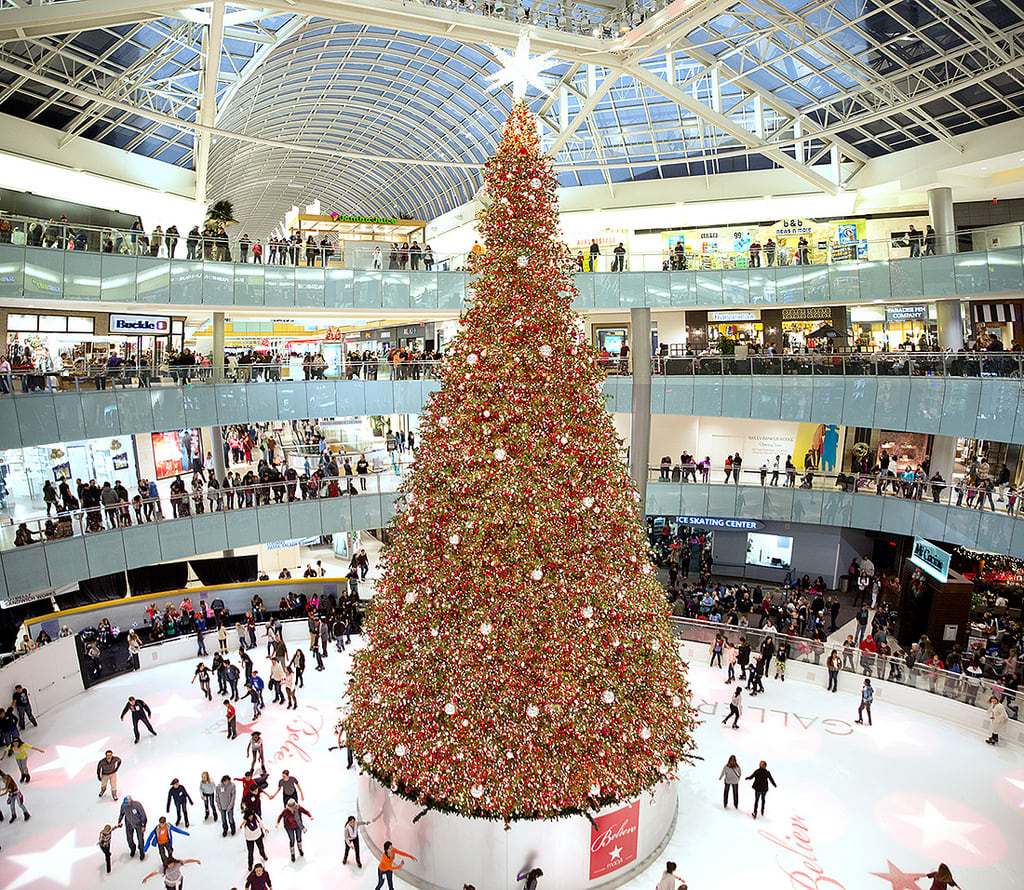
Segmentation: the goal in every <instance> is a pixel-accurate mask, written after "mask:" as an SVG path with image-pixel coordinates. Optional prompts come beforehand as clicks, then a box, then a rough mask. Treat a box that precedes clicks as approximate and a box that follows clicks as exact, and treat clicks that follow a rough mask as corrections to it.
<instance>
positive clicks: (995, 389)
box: [0, 353, 1024, 449]
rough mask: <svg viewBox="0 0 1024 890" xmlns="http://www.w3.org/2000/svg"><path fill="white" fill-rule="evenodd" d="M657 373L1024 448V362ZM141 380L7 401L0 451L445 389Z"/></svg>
mask: <svg viewBox="0 0 1024 890" xmlns="http://www.w3.org/2000/svg"><path fill="white" fill-rule="evenodd" d="M822 359H824V362H823V361H822ZM430 367H431V369H432V370H431V373H432V374H433V366H430ZM654 370H655V375H654V378H653V382H652V384H651V413H652V414H655V415H673V416H694V415H696V416H701V417H730V418H738V419H746V418H750V419H754V420H766V421H794V422H814V423H835V424H841V425H843V426H848V427H866V428H869V429H886V430H905V431H907V432H915V433H928V434H931V435H942V436H954V437H958V438H966V439H986V440H990V441H996V442H1024V353H999V354H997V355H995V356H993V355H991V354H988V353H983V354H981V355H979V356H961V357H950V356H948V355H928V354H924V353H914V354H911V355H909V356H908V355H907V354H899V355H885V356H880V357H875V358H871V357H868V358H864V357H851V356H845V357H844V356H826V357H810V356H783V357H776V358H762V359H748V360H745V361H743V360H734V359H723V358H710V359H679V360H669V361H668V362H664V361H661V360H656V362H655V367H654ZM665 371H671V372H684V373H664V372H665ZM659 372H661V373H659ZM134 379H135V378H132V377H130V376H128V375H127V374H126V373H125V372H123V371H122V372H119V384H118V385H115V384H113V383H111V384H110V386H109V388H106V389H100V390H95V389H86V388H82V389H79V390H78V391H77V392H76V391H74V390H66V391H62V392H29V393H20V392H16V393H15V395H13V396H0V449H10V448H23V447H29V446H38V445H48V444H50V443H54V442H69V441H77V440H80V439H99V438H103V437H106V436H131V435H139V434H145V433H152V432H166V431H168V430H180V429H190V428H197V429H198V428H202V427H209V426H225V425H228V424H233V423H247V422H256V423H262V422H269V421H288V420H293V419H294V420H303V419H306V418H328V417H360V416H364V415H367V414H383V415H386V414H419V413H420V412H421V411H422V409H423V406H424V404H425V403H426V401H427V399H428V398H429V396H430V394H431V393H432V392H435V391H436V390H438V389H439V388H440V381H439V380H437V379H435V378H434V377H432V376H431V377H429V378H426V379H419V380H410V379H405V380H401V379H399V380H363V379H360V378H352V379H347V378H337V379H329V378H328V379H323V380H260V381H255V380H250V381H248V382H230V383H229V382H225V383H213V382H212V381H211V380H210V378H209V377H208V376H205V377H204V376H199V375H196V376H193V377H190V378H189V379H188V385H185V386H179V385H162V386H161V385H157V386H150V387H139V386H137V385H134V386H130V385H127V384H128V383H129V382H130V381H132V380H134ZM90 382H91V383H93V384H94V383H95V381H93V380H91V379H90ZM17 384H18V381H17V380H15V387H14V388H15V390H16V391H17V390H18V388H19V387H18V385H17ZM603 386H604V392H605V397H606V399H607V403H608V410H609V411H610V412H612V413H615V414H628V413H630V411H631V410H632V398H633V381H632V377H630V376H617V375H616V376H611V377H609V378H608V379H607V380H605V382H604V384H603Z"/></svg>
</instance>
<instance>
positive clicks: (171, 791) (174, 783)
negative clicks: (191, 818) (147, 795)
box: [167, 779, 192, 828]
mask: <svg viewBox="0 0 1024 890" xmlns="http://www.w3.org/2000/svg"><path fill="white" fill-rule="evenodd" d="M171 801H174V809H175V813H176V815H177V818H176V819H175V822H174V824H175V825H181V819H182V817H183V816H184V818H185V827H186V828H188V805H189V804H190V803H192V798H191V797H189V793H188V791H187V790H186V789H185V786H184V785H182V784H181V782H179V781H178V780H177V779H171V787H170V788H168V789H167V812H168V813H169V812H170V811H171Z"/></svg>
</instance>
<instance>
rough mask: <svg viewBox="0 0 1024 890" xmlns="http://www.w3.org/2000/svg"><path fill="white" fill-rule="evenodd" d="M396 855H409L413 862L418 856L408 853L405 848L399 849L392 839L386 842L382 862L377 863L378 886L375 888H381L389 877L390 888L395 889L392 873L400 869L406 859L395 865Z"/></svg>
mask: <svg viewBox="0 0 1024 890" xmlns="http://www.w3.org/2000/svg"><path fill="white" fill-rule="evenodd" d="M396 856H408V857H409V858H410V859H411V860H412V861H413V862H415V861H416V857H415V856H413V855H412V853H406V852H405V851H404V850H399V849H398V848H397V847H396V846H395V845H394V844H392V843H391V841H386V842H385V843H384V854H383V855H382V856H381V857H380V863H379V864H378V865H377V886H376V887H375V888H374V890H380V888H381V887H383V886H384V880H385V879H387V882H388V890H395V884H394V879H393V878H392V873H394V872H396V871H398V869H400V868H401V867H402V866H403V865H405V860H402V861H401V862H399V863H398V865H395V857H396Z"/></svg>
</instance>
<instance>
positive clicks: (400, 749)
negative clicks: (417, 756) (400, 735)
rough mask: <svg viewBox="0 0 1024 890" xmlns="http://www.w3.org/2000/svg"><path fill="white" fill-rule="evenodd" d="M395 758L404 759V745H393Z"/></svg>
mask: <svg viewBox="0 0 1024 890" xmlns="http://www.w3.org/2000/svg"><path fill="white" fill-rule="evenodd" d="M395 756H396V757H405V745H402V744H398V745H395Z"/></svg>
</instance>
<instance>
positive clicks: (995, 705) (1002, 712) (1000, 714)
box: [985, 695, 1010, 745]
mask: <svg viewBox="0 0 1024 890" xmlns="http://www.w3.org/2000/svg"><path fill="white" fill-rule="evenodd" d="M988 706H989V707H988V719H989V720H991V721H992V735H990V736H989V737H988V738H987V739H985V742H986V744H989V745H998V744H999V733H1001V732H1006V725H1007V723H1008V722H1009V719H1010V716H1009V714H1007V713H1006V705H1004V704H1003V703H1002V702H1001V701H999V699H998V698H996V697H995V696H994V695H993V696H992V697H991V698H990V699H989V700H988Z"/></svg>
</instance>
